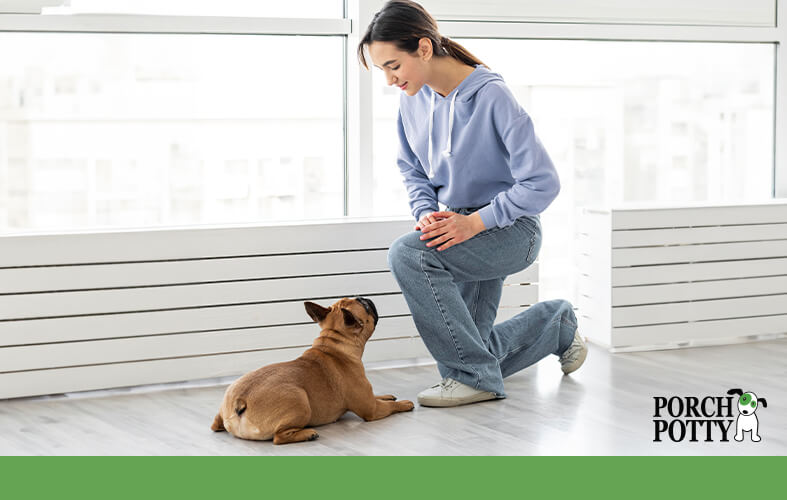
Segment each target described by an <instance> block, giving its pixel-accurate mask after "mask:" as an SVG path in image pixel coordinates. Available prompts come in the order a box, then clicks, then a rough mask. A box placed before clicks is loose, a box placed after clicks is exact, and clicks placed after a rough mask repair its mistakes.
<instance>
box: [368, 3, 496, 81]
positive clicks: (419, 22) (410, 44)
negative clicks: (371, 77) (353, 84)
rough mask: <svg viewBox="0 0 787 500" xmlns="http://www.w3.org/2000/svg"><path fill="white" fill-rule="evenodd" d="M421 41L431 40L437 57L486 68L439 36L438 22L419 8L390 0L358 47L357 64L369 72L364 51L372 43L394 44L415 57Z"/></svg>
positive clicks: (447, 39) (376, 16) (449, 40)
mask: <svg viewBox="0 0 787 500" xmlns="http://www.w3.org/2000/svg"><path fill="white" fill-rule="evenodd" d="M422 38H428V39H429V40H431V42H432V52H433V53H434V55H435V57H445V56H449V57H453V58H454V59H456V60H458V61H461V62H463V63H465V64H467V65H468V66H475V65H476V64H482V65H484V66H486V64H484V63H482V62H481V61H480V60H479V59H478V58H477V57H476V56H474V55H473V54H471V53H470V52H469V51H468V50H467V49H466V48H464V47H462V46H461V45H459V44H458V43H456V42H455V41H453V40H451V39H449V38H447V37H444V36H442V35H440V32H439V31H438V30H437V21H435V20H434V18H433V17H432V16H431V15H430V14H429V13H428V12H427V11H426V9H424V8H423V7H422V6H421V5H420V4H417V3H415V2H413V1H411V0H390V1H389V2H387V3H386V4H385V5H383V8H382V9H380V11H379V12H378V13H376V14H375V15H374V18H372V22H371V23H369V27H368V28H366V33H365V34H364V35H363V38H362V39H361V42H360V43H359V44H358V60H359V61H360V62H361V64H363V66H364V68H366V69H369V65H368V64H366V56H365V55H364V53H363V50H364V47H366V46H367V45H369V44H371V43H372V42H394V43H395V44H396V47H397V48H398V49H399V50H403V51H405V52H407V53H408V54H415V52H416V51H417V50H418V42H419V41H420V40H421V39H422Z"/></svg>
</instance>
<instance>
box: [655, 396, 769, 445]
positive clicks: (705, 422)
mask: <svg viewBox="0 0 787 500" xmlns="http://www.w3.org/2000/svg"><path fill="white" fill-rule="evenodd" d="M727 394H730V395H736V396H739V397H738V404H737V408H736V409H737V410H738V411H737V413H738V415H737V417H734V416H733V401H734V399H735V398H734V397H733V396H706V397H704V398H702V399H700V398H698V397H695V396H685V397H679V396H672V397H669V398H667V397H664V396H655V397H654V398H653V400H654V403H655V413H654V415H653V426H654V432H655V437H654V439H653V441H654V442H661V441H663V440H666V439H669V440H670V441H674V442H680V441H683V440H684V439H686V438H688V440H689V441H691V442H697V441H705V442H709V441H724V442H726V441H729V440H730V439H729V431H730V429H731V428H732V425H733V424H735V436H734V437H733V439H735V441H743V439H744V436H745V435H744V433H745V432H748V433H750V436H751V440H752V441H755V442H757V441H760V440H761V439H762V438H760V435H759V421H758V420H757V415H756V414H755V413H756V412H757V410H758V409H759V408H760V407H763V408H767V407H768V402H767V401H766V400H765V398H758V397H757V395H756V394H754V393H753V392H743V391H742V390H740V389H730V390H729V391H727Z"/></svg>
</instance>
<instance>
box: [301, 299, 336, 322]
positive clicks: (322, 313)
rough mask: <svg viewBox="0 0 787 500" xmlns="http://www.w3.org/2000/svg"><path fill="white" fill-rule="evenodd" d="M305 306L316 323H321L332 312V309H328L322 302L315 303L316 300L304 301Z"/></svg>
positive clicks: (307, 312)
mask: <svg viewBox="0 0 787 500" xmlns="http://www.w3.org/2000/svg"><path fill="white" fill-rule="evenodd" d="M303 306H304V307H305V308H306V314H308V315H309V317H310V318H311V319H313V320H314V322H315V323H320V322H321V321H322V320H324V319H325V317H326V316H328V313H329V312H331V310H330V309H326V308H324V307H322V306H321V305H320V304H315V303H314V302H304V303H303Z"/></svg>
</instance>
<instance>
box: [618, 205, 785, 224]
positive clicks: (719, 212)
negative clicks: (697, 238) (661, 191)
mask: <svg viewBox="0 0 787 500" xmlns="http://www.w3.org/2000/svg"><path fill="white" fill-rule="evenodd" d="M786 222H787V203H785V202H784V200H774V201H768V202H764V203H760V204H751V205H728V206H725V205H719V206H704V207H703V206H695V207H692V206H687V207H675V208H654V207H646V208H640V209H633V208H621V209H615V210H613V211H612V230H613V231H614V230H619V229H649V228H668V227H695V226H721V225H734V224H783V223H786Z"/></svg>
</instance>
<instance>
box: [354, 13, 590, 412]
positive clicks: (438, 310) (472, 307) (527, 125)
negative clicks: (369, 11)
mask: <svg viewBox="0 0 787 500" xmlns="http://www.w3.org/2000/svg"><path fill="white" fill-rule="evenodd" d="M365 49H367V50H368V53H369V56H370V58H371V60H372V62H373V63H374V65H375V66H376V67H378V68H380V69H381V70H382V71H384V72H385V76H386V79H387V83H388V84H389V85H396V86H398V87H399V88H400V89H401V90H402V91H403V95H402V96H401V98H400V103H399V118H398V129H399V134H398V135H399V143H400V148H399V156H398V166H399V169H400V170H401V172H402V175H403V177H404V184H405V187H406V188H407V193H408V195H409V200H410V208H411V210H412V213H413V215H414V217H415V219H416V221H418V222H417V225H416V226H415V232H412V233H408V234H405V235H403V236H402V237H400V238H399V239H397V240H396V241H395V242H394V243H393V244H392V245H391V248H390V250H389V252H388V264H389V267H390V269H391V272H392V273H393V275H394V277H395V278H396V281H397V282H398V283H399V287H400V288H401V290H402V293H403V295H404V298H405V300H406V301H407V305H408V306H409V308H410V311H411V312H412V315H413V320H414V322H415V325H416V327H417V328H418V332H419V333H420V335H421V338H422V339H423V341H424V343H425V344H426V346H427V348H428V349H429V352H430V353H431V354H432V356H433V357H434V358H435V360H436V361H437V367H438V370H439V371H440V375H441V376H442V377H443V380H442V381H441V382H440V383H439V384H436V385H434V386H432V387H430V388H429V389H426V390H425V391H423V392H421V393H420V394H419V395H418V402H419V403H420V404H421V405H423V406H457V405H462V404H467V403H474V402H478V401H485V400H489V399H495V398H504V397H505V392H504V390H503V378H505V377H507V376H509V375H511V374H513V373H516V372H517V371H519V370H521V369H523V368H525V367H527V366H530V365H532V364H534V363H535V362H537V361H539V360H540V359H542V358H544V357H545V356H547V355H549V354H555V355H558V356H560V362H561V365H562V369H563V372H564V373H566V374H568V373H571V372H572V371H574V370H576V369H577V368H579V366H580V365H581V364H582V363H583V362H584V360H585V356H586V354H587V347H586V346H585V344H584V342H583V341H582V339H581V337H580V336H579V333H578V332H577V320H576V317H575V315H574V312H573V310H572V307H571V304H570V303H569V302H567V301H564V300H554V301H548V302H541V303H538V304H535V305H533V306H531V307H530V308H528V309H527V310H525V311H523V312H521V313H519V314H518V315H517V316H515V317H513V318H511V319H509V320H508V321H504V322H502V323H500V324H498V325H494V320H495V316H496V314H497V307H498V305H499V303H500V295H501V292H502V288H503V281H504V280H505V278H506V276H508V275H510V274H513V273H516V272H519V271H521V270H522V269H525V268H526V267H528V266H529V265H530V264H532V263H533V261H534V260H535V259H536V256H537V255H538V251H539V249H540V247H541V224H540V219H539V216H538V214H539V213H541V212H542V211H543V210H544V209H545V208H546V207H547V206H548V205H549V204H550V203H551V202H552V200H554V199H555V197H556V196H557V194H558V192H559V190H560V184H559V180H558V176H557V172H556V171H555V167H554V166H553V165H552V161H551V160H550V159H549V156H548V155H547V153H546V151H545V150H544V147H543V146H542V144H541V142H540V141H539V140H538V139H537V138H536V136H535V133H534V131H533V124H532V122H531V120H530V117H529V116H528V115H527V113H525V111H524V110H523V109H522V107H521V106H520V105H519V104H518V103H517V101H516V99H515V98H514V96H513V94H512V93H511V91H510V90H509V89H508V87H507V86H506V85H505V83H504V82H503V79H502V78H501V77H500V75H498V74H496V73H492V72H491V71H489V69H488V68H486V67H485V66H484V65H483V63H481V61H479V60H478V59H476V58H475V57H474V56H473V55H472V54H470V53H469V52H468V51H467V50H466V49H465V48H464V47H462V46H461V45H459V44H458V43H456V42H454V41H452V40H449V39H448V38H445V37H443V36H441V35H440V33H439V32H438V30H437V23H436V22H435V20H434V19H433V18H432V16H430V15H429V13H427V12H426V10H425V9H424V8H423V7H421V6H420V5H419V4H417V3H415V2H412V1H409V0H394V1H389V2H388V3H386V4H385V5H384V6H383V8H382V10H381V11H380V12H378V13H377V14H375V16H374V19H372V22H371V24H370V25H369V27H368V29H367V31H366V34H365V35H364V37H363V39H362V40H361V42H360V44H359V45H358V57H359V60H360V61H361V63H362V64H363V65H364V66H365V67H366V68H367V69H368V65H367V63H366V56H365V54H364V50H365ZM438 201H439V202H441V203H443V204H444V205H445V206H446V207H449V208H447V209H446V210H445V211H440V210H439V207H438ZM450 207H453V208H450ZM419 231H420V232H419Z"/></svg>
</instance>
